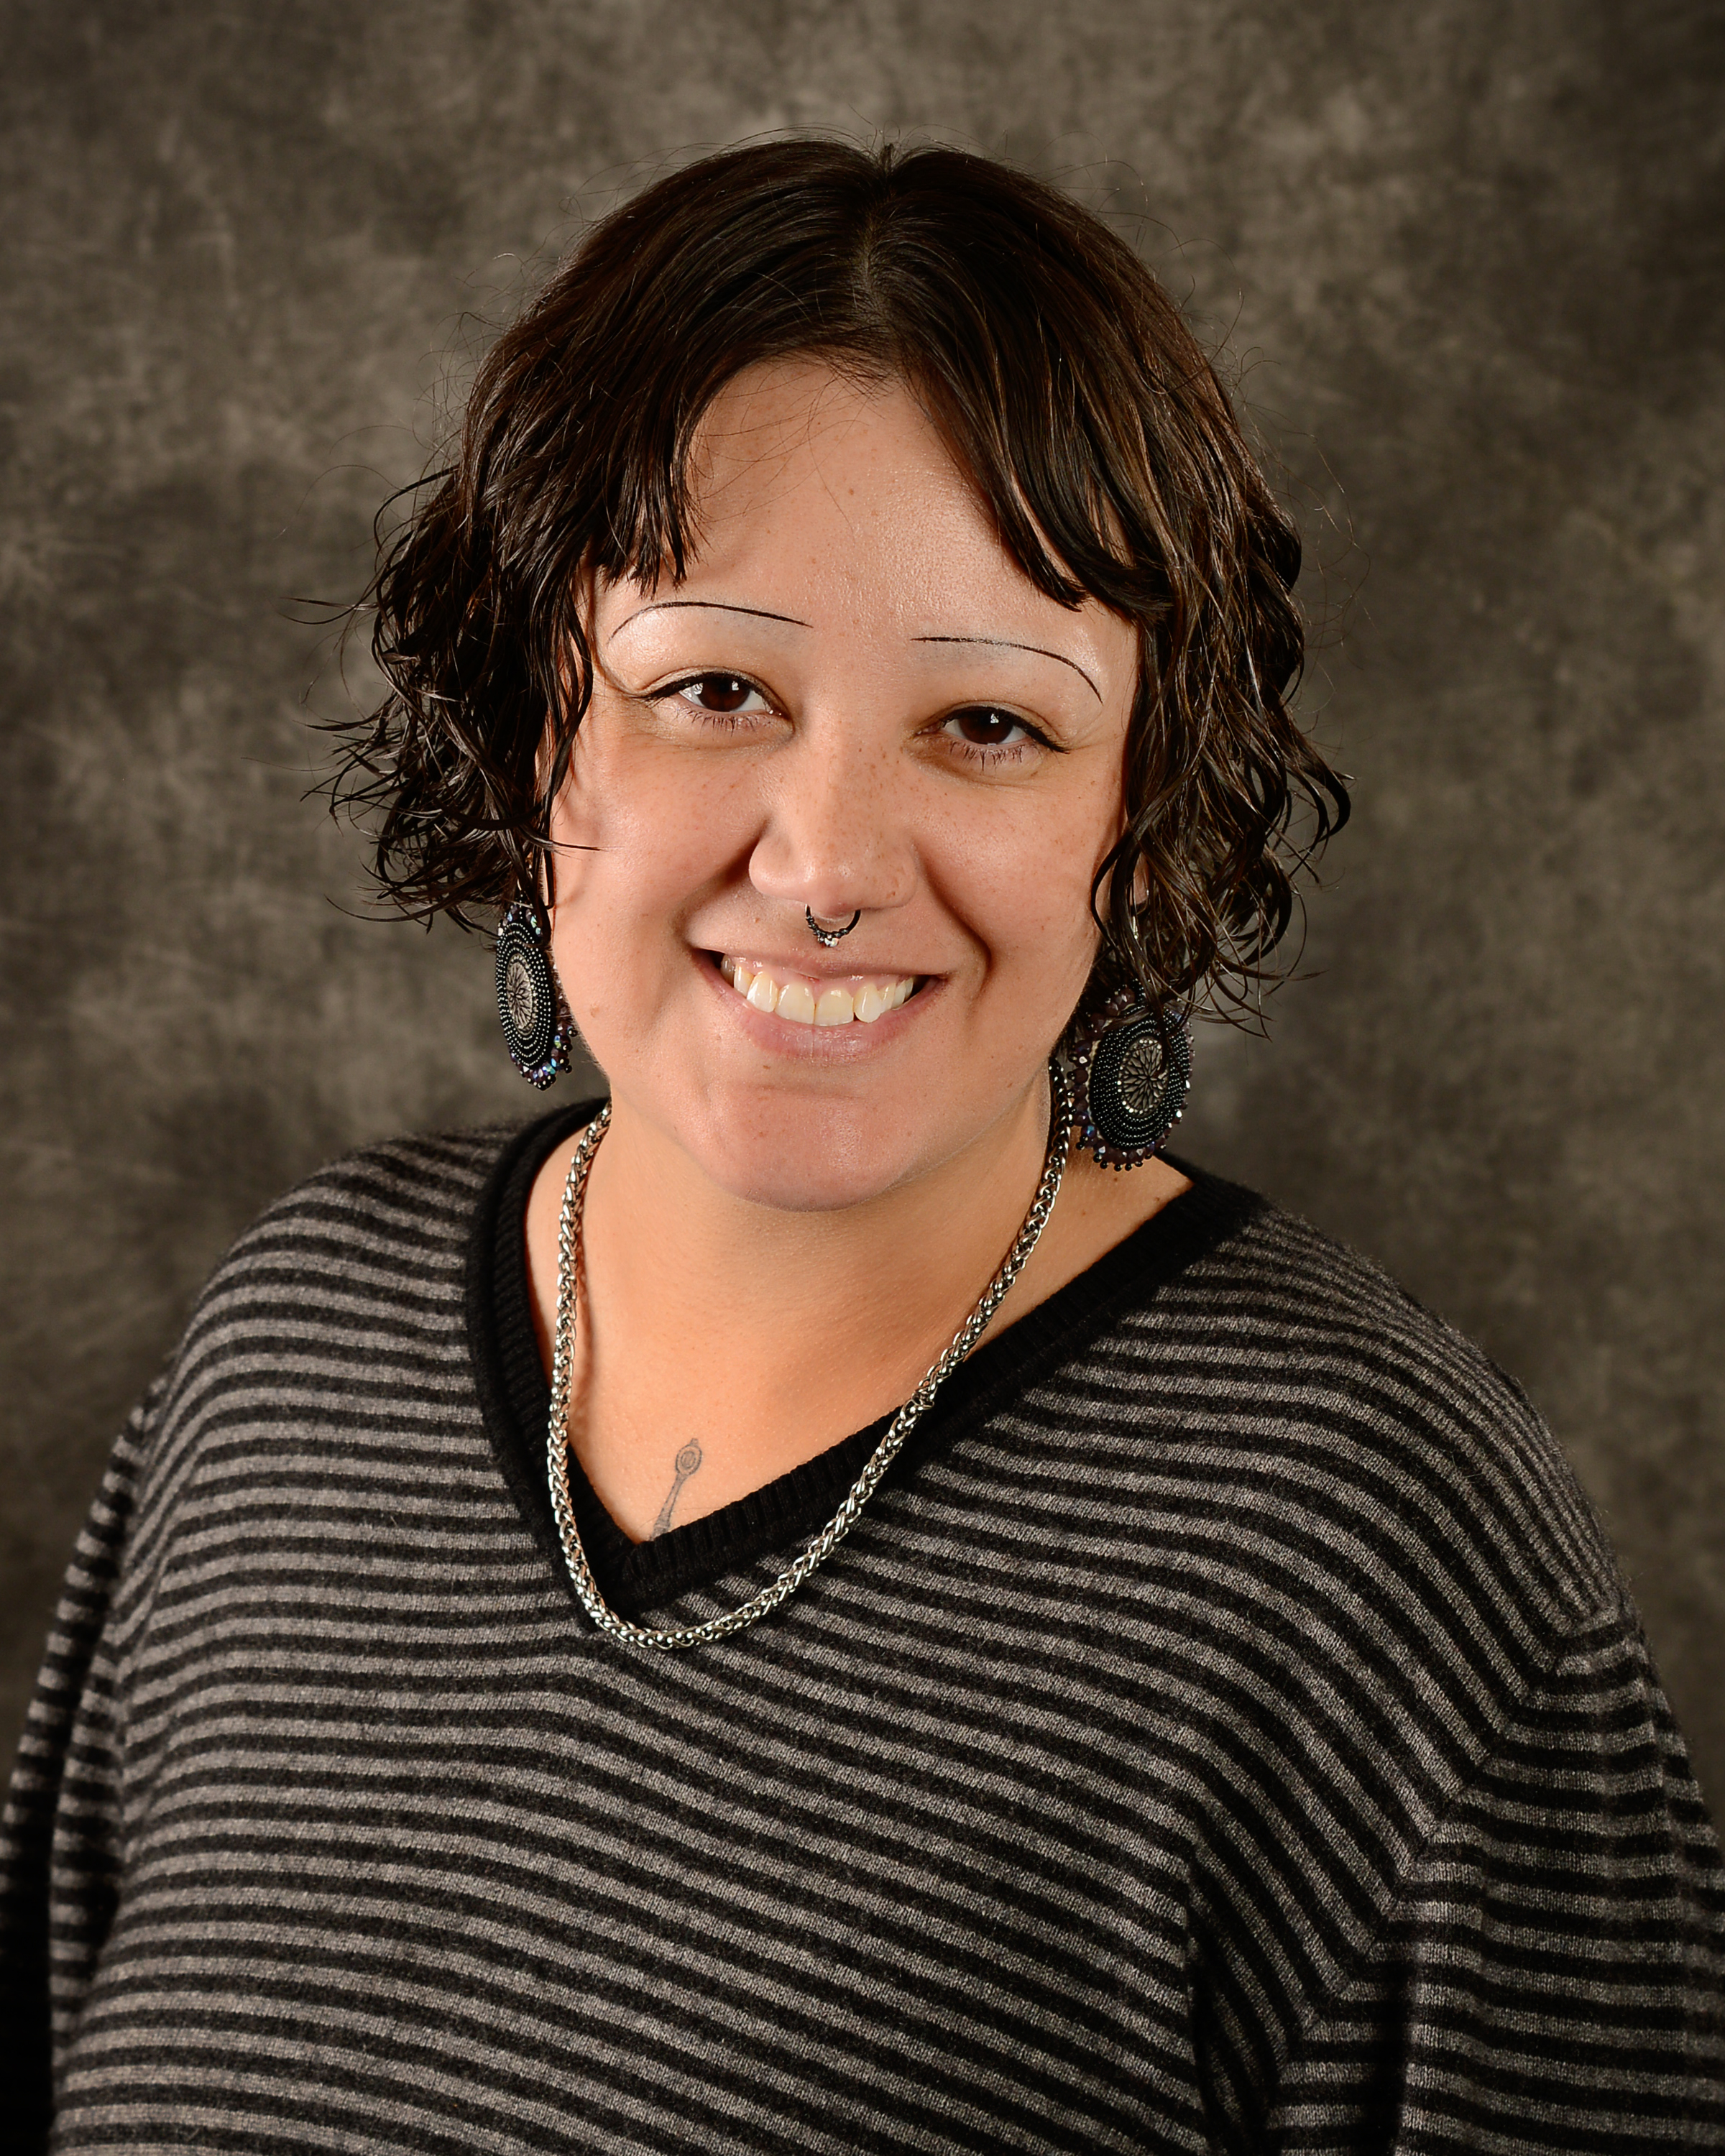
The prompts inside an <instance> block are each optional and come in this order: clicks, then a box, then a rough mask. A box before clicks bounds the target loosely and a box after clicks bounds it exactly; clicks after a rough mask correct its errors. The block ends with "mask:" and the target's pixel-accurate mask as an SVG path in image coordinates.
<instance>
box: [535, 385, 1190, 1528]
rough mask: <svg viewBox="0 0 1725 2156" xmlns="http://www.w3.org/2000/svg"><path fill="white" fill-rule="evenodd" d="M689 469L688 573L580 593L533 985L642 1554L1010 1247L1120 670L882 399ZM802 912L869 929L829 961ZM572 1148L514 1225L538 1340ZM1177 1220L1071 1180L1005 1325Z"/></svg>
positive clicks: (1104, 775)
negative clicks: (552, 1039) (584, 1145)
mask: <svg viewBox="0 0 1725 2156" xmlns="http://www.w3.org/2000/svg"><path fill="white" fill-rule="evenodd" d="M695 476H696V506H697V511H698V517H697V523H698V531H699V542H698V546H697V549H696V554H695V557H694V558H693V559H692V561H691V563H690V567H689V571H688V574H687V575H686V577H685V578H684V579H683V581H682V582H681V583H677V584H672V583H670V582H669V581H668V580H667V581H666V582H665V583H661V584H660V586H659V587H658V588H656V589H654V590H649V589H647V588H644V587H643V586H642V585H640V584H639V583H636V582H634V580H622V581H619V582H616V583H598V585H597V586H596V587H595V588H593V590H592V591H591V592H590V593H588V619H589V622H590V625H591V636H592V644H593V650H594V653H595V655H596V660H597V666H598V675H597V678H596V680H595V683H594V688H593V701H592V705H591V707H590V709H589V711H588V715H587V716H586V718H585V719H584V721H583V725H582V727H581V730H580V732H579V734H578V737H577V743H576V748H575V752H574V755H573V758H572V766H571V769H570V773H569V778H568V781H567V784H566V786H565V787H564V788H563V790H562V795H561V797H560V798H559V801H558V803H557V808H556V812H555V815H554V819H553V824H552V837H553V839H554V840H555V842H556V843H557V847H558V849H559V850H558V854H557V880H556V888H555V892H554V901H555V902H554V904H553V906H552V948H553V954H554V957H555V960H556V963H557V971H558V973H559V976H560V978H561V979H562V983H563V987H564V991H565V993H566V994H567V998H568V1001H569V1004H570V1008H571V1009H572V1012H573V1014H574V1016H575V1019H576V1021H577V1023H578V1024H579V1026H580V1028H581V1030H582V1033H583V1036H584V1037H585V1039H586V1040H587V1043H588V1046H589V1048H590V1049H591V1050H592V1051H593V1055H594V1056H595V1057H596V1059H597V1060H598V1062H599V1064H600V1065H601V1066H602V1067H603V1070H605V1072H606V1074H607V1075H608V1078H609V1081H610V1084H611V1089H612V1103H613V1107H612V1116H613V1121H612V1127H611V1130H610V1132H609V1133H608V1136H607V1137H606V1138H605V1140H604V1142H603V1145H602V1146H601V1147H600V1148H599V1152H598V1156H597V1158H596V1159H595V1162H594V1164H593V1173H592V1177H591V1179H590V1182H589V1184H588V1201H587V1218H586V1268H587V1294H586V1296H585V1298H584V1299H583V1306H582V1309H581V1313H580V1316H581V1321H582V1322H581V1324H580V1327H579V1330H578V1342H577V1358H576V1367H575V1372H574V1392H573V1402H572V1412H571V1440H572V1444H573V1445H574V1448H575V1451H576V1453H577V1455H578V1458H579V1459H580V1460H581V1463H582V1466H583V1467H584V1468H585V1470H586V1471H587V1473H588V1476H589V1477H590V1478H591V1480H592V1481H593V1486H594V1487H595V1489H596V1491H598V1495H599V1496H600V1498H601V1499H602V1501H603V1503H604V1504H605V1506H606V1507H607V1509H608V1511H609V1512H610V1513H611V1515H612V1517H614V1519H615V1520H616V1521H617V1522H618V1523H619V1526H620V1527H622V1528H623V1529H624V1532H626V1533H627V1534H629V1536H630V1537H632V1538H634V1539H636V1540H639V1539H643V1538H644V1537H647V1536H649V1535H650V1534H652V1533H654V1532H665V1529H666V1528H667V1527H671V1526H674V1525H675V1526H681V1525H684V1524H685V1523H686V1522H689V1521H690V1520H692V1519H695V1518H697V1517H701V1515H702V1514H704V1513H706V1512H712V1511H715V1510H716V1509H718V1508H719V1507H722V1506H724V1505H726V1504H729V1503H731V1502H732V1501H734V1500H735V1499H737V1498H738V1497H740V1496H744V1495H746V1494H747V1492H748V1491H752V1490H754V1489H757V1488H759V1487H761V1486H762V1485H764V1484H765V1483H767V1482H769V1481H773V1479H774V1478H775V1477H777V1476H780V1475H783V1474H784V1473H785V1472H787V1471H788V1470H789V1469H791V1468H792V1467H793V1466H797V1465H798V1464H800V1463H801V1462H803V1461H804V1460H809V1459H812V1458H814V1456H815V1455H817V1454H818V1453H819V1452H821V1451H823V1450H825V1449H826V1448H827V1447H828V1446H829V1445H833V1444H834V1443H836V1442H837V1441H838V1440H840V1439H842V1438H844V1437H845V1436H847V1435H850V1433H851V1432H852V1431H854V1430H859V1429H860V1428H862V1427H864V1426H865V1424H868V1423H870V1421H872V1420H873V1419H875V1418H876V1417H877V1416H879V1415H881V1414H887V1413H890V1412H891V1410H892V1409H895V1408H896V1407H897V1406H898V1405H899V1404H901V1402H902V1401H903V1400H904V1399H905V1398H906V1396H907V1394H909V1393H910V1392H911V1390H912V1389H914V1387H915V1385H916V1383H917V1381H918V1380H919V1379H920V1378H921V1377H922V1373H923V1372H924V1371H925V1370H926V1369H927V1367H928V1365H929V1364H930V1363H932V1361H933V1359H934V1358H935V1357H936V1355H937V1353H939V1351H940V1349H941V1348H942V1347H943V1346H944V1344H945V1343H946V1342H947V1340H948V1339H949V1338H950V1337H952V1333H953V1332H955V1331H956V1330H957V1327H958V1325H959V1324H960V1323H961V1322H962V1321H963V1318H964V1317H965V1316H966V1315H967V1314H968V1311H969V1310H970V1308H971V1306H973V1303H974V1302H975V1301H976V1299H977V1297H978V1295H979V1294H980V1292H981V1291H982V1289H983V1286H985V1285H986V1283H987V1281H988V1279H989V1277H990V1276H991V1275H992V1274H993V1271H994V1270H995V1268H996V1267H997V1266H998V1265H999V1262H1000V1260H1001V1258H1002V1256H1003V1255H1004V1253H1005V1251H1006V1250H1007V1249H1008V1247H1009V1245H1010V1244H1011V1241H1012V1239H1013V1237H1014V1235H1015V1233H1016V1232H1017V1229H1018V1227H1019V1222H1020V1220H1021V1219H1022V1218H1023V1216H1024V1212H1025V1210H1026V1209H1027V1207H1028V1205H1029V1199H1030V1197H1031V1195H1032V1193H1034V1189H1035V1187H1036V1183H1037V1180H1038V1178H1039V1176H1040V1172H1041V1168H1042V1162H1043V1156H1044V1151H1045V1143H1046V1135H1047V1116H1048V1085H1047V1079H1046V1075H1045V1069H1046V1064H1047V1059H1048V1056H1049V1054H1050V1050H1051V1049H1052V1047H1053V1045H1054V1044H1055V1040H1056V1039H1058V1038H1059V1036H1060V1033H1061V1031H1062V1030H1063V1029H1064V1028H1065V1024H1066V1022H1067V1020H1068V1019H1069V1017H1070V1014H1071V1012H1072V1009H1073V1008H1074V1006H1075V1004H1076V1002H1077V1000H1078V998H1079V996H1080V994H1081V991H1082V989H1083V987H1084V983H1085V981H1086V977H1087V975H1088V973H1089V971H1090V967H1091V961H1092V958H1093V956H1094V952H1095V948H1096V930H1095V927H1094V924H1093V922H1092V921H1091V916H1090V910H1089V899H1090V887H1091V877H1092V875H1093V874H1094V872H1095V870H1096V866H1097V865H1098V864H1099V863H1100V861H1101V859H1102V857H1103V855H1105V854H1106V851H1107V849H1108V847H1109V845H1110V844H1111V843H1112V841H1113V839H1114V838H1115V837H1116V836H1117V833H1118V831H1119V829H1120V825H1121V813H1122V811H1121V798H1122V797H1121V774H1122V756H1123V751H1124V746H1125V740H1126V729H1127V716H1128V714H1129V711H1130V709H1131V704H1132V694H1133V690H1134V688H1135V685H1136V681H1137V644H1136V639H1135V636H1134V634H1133V631H1132V627H1131V625H1130V624H1127V623H1126V622H1125V621H1123V620H1122V619H1119V618H1118V617H1117V616H1115V615H1113V614H1111V613H1108V612H1107V610H1106V608H1102V607H1101V606H1100V605H1099V604H1097V603H1095V602H1091V603H1086V605H1084V606H1082V607H1081V608H1076V609H1068V608H1063V607H1061V606H1060V605H1059V604H1057V603H1055V601H1053V600H1051V599H1050V598H1046V597H1045V595H1044V594H1043V593H1040V592H1039V591H1037V590H1036V588H1034V586H1033V585H1032V584H1031V583H1029V582H1028V580H1027V579H1026V578H1025V577H1024V575H1023V573H1022V572H1021V571H1020V570H1019V568H1018V567H1017V565H1016V564H1015V563H1014V562H1013V561H1012V559H1011V557H1010V556H1009V555H1008V554H1007V553H1006V552H1005V551H1004V548H1003V547H1001V545H1000V542H999V538H998V536H997V535H996V533H995V531H994V529H993V525H992V523H991V521H990V520H989V518H988V514H987V512H986V510H985V509H984V507H983V505H982V504H981V502H980V501H979V500H978V497H977V495H976V494H975V492H974V490H973V488H972V487H971V485H970V484H969V482H968V480H966V478H965V477H964V476H963V474H962V473H961V472H960V471H959V470H958V469H957V467H956V465H954V464H953V462H952V459H951V458H950V457H949V455H948V454H947V451H946V450H945V449H944V448H943V447H942V444H941V442H940V440H939V439H938V437H937V435H936V434H935V433H934V431H933V429H932V428H931V427H930V426H929V424H928V423H927V420H926V419H925V418H924V417H923V416H922V413H921V411H920V410H919V408H917V406H916V403H914V402H913V400H912V399H911V397H910V396H909V395H908V394H907V393H906V392H905V391H904V390H902V389H901V388H896V387H891V388H879V387H875V388H860V387H858V386H857V385H855V384H853V383H850V382H845V381H844V380H843V379H841V378H839V377H836V376H834V374H833V373H831V372H829V371H828V370H827V369H825V368H824V367H818V366H814V365H811V364H808V363H787V364H782V365H778V366H774V367H764V368H758V369H755V370H752V371H751V372H749V373H748V374H746V375H744V376H742V377H739V378H738V379H737V381H736V382H733V383H732V384H731V385H730V387H729V388H728V389H726V391H725V392H724V393H721V396H720V397H719V398H717V399H716V402H715V404H714V406H713V407H712V408H711V412H710V413H709V414H708V416H707V419H706V423H705V425H704V427H703V429H702V431H701V438H700V441H699V444H698V448H697V455H696V465H695ZM805 906H807V907H809V908H811V909H812V910H813V911H814V913H815V914H816V916H818V917H820V918H822V919H823V920H826V921H832V922H834V923H838V922H841V921H845V920H847V919H849V917H850V915H851V913H852V912H853V911H855V910H856V909H858V908H860V909H861V911H862V919H861V921H860V923H859V924H858V926H857V927H856V928H855V930H854V932H852V933H851V934H850V936H849V937H846V938H845V941H844V942H841V943H840V944H839V945H838V946H837V947H835V948H834V949H833V950H831V951H830V952H827V951H823V950H822V949H820V947H819V946H818V945H817V944H816V942H815V941H814V937H812V936H811V935H810V934H809V929H808V927H807V925H806V923H805V921H804V918H803V909H804V907H805ZM727 953H728V954H730V955H732V956H734V957H750V958H752V959H753V960H755V961H757V962H766V963H770V964H773V965H774V966H775V967H776V968H778V969H780V970H781V971H783V970H793V971H796V972H798V973H803V974H804V975H808V976H812V977H814V979H815V980H816V982H817V983H819V981H820V980H821V979H823V978H831V979H837V980H843V979H845V978H847V977H851V978H854V977H855V976H856V975H858V974H862V973H869V974H880V975H895V974H902V975H914V976H916V977H917V978H918V979H919V980H921V981H922V983H924V985H923V986H922V988H921V989H920V991H919V992H918V993H916V995H915V996H913V997H912V998H911V999H910V1000H909V1001H908V1002H906V1004H903V1005H902V1006H901V1008H900V1009H896V1010H895V1011H892V1012H891V1013H889V1014H887V1015H886V1017H884V1018H882V1019H880V1020H878V1021H877V1022H876V1023H875V1024H873V1025H863V1024H850V1025H845V1026H841V1027H834V1028H831V1029H817V1028H810V1027H807V1026H802V1025H797V1024H793V1023H792V1022H790V1021H789V1020H788V1019H782V1018H780V1017H778V1015H777V1014H763V1013H762V1012H760V1011H758V1010H756V1009H752V1008H751V1007H750V1006H749V1004H747V1002H746V1001H745V1000H744V998H742V996H741V995H739V994H738V993H737V992H736V990H735V989H734V988H732V987H731V986H730V984H729V983H727V982H726V980H725V979H724V978H722V976H721V973H720V972H719V970H718V967H717V960H718V959H719V957H721V956H723V955H725V954H727ZM573 1143H574V1142H573V1141H571V1142H570V1143H569V1144H567V1145H566V1146H564V1147H561V1148H559V1150H558V1151H557V1152H555V1153H554V1154H553V1155H552V1158H550V1159H549V1160H548V1161H547V1163H546V1165H545V1167H544V1168H543V1169H542V1172H541V1173H540V1175H539V1176H538V1178H537V1179H536V1183H535V1185H534V1188H533V1190H532V1193H531V1199H530V1202H529V1206H528V1213H527V1255H528V1270H529V1279H530V1285H531V1294H532V1297H533V1301H534V1306H535V1314H536V1321H537V1323H538V1326H539V1329H540V1334H541V1341H542V1345H544V1344H546V1343H547V1342H548V1339H549V1335H550V1331H551V1326H552V1319H553V1316H554V1313H555V1309H556V1299H557V1208H558V1205H559V1203H560V1201H561V1198H562V1187H563V1180H564V1177H565V1175H566V1173H567V1168H568V1162H569V1158H570V1154H571V1153H572V1150H573ZM1185 1188H1187V1185H1186V1183H1185V1180H1184V1178H1182V1177H1181V1176H1179V1175H1178V1173H1176V1172H1175V1171H1174V1170H1173V1169H1172V1168H1168V1167H1167V1166H1166V1164H1165V1163H1162V1162H1159V1161H1158V1162H1153V1163H1150V1164H1148V1165H1147V1167H1145V1168H1140V1169H1137V1170H1136V1171H1134V1172H1133V1173H1131V1174H1127V1175H1121V1174H1116V1173H1112V1172H1111V1171H1108V1170H1106V1169H1100V1168H1096V1166H1095V1164H1094V1163H1092V1162H1091V1160H1090V1159H1089V1158H1088V1157H1087V1156H1084V1155H1078V1156H1077V1157H1076V1158H1074V1159H1073V1160H1072V1161H1071V1162H1070V1164H1069V1166H1068V1168H1067V1171H1066V1178H1065V1186H1064V1188H1063V1189H1062V1192H1061V1194H1060V1200H1059V1203H1058V1204H1057V1205H1056V1206H1055V1211H1054V1214H1053V1216H1052V1218H1051V1219H1050V1223H1049V1225H1048V1227H1047V1229H1045V1232H1044V1235H1043V1238H1042V1240H1041V1243H1040V1245H1039V1247H1038V1249H1037V1250H1036V1253H1035V1255H1034V1257H1033V1258H1032V1260H1031V1261H1030V1263H1029V1265H1028V1266H1027V1267H1026V1269H1025V1270H1024V1273H1023V1274H1022V1275H1021V1276H1020V1277H1019V1281H1018V1283H1017V1285H1016V1286H1014V1289H1013V1291H1012V1293H1011V1295H1010V1296H1009V1298H1008V1301H1007V1302H1006V1304H1005V1305H1004V1306H1003V1308H1002V1310H1001V1312H999V1315H998V1316H997V1317H996V1320H995V1322H994V1327H993V1328H991V1329H993V1330H998V1329H999V1327H1001V1326H1003V1325H1004V1324H1007V1323H1009V1322H1013V1320H1014V1319H1015V1318H1017V1317H1022V1316H1023V1315H1024V1312H1026V1311H1028V1310H1030V1309H1032V1308H1034V1306H1035V1305H1036V1304H1037V1303H1038V1302H1039V1301H1042V1300H1043V1299H1044V1298H1045V1297H1046V1296H1049V1295H1050V1294H1052V1293H1053V1292H1054V1291H1055V1290H1056V1289H1057V1288H1059V1287H1060V1286H1063V1285H1064V1284H1065V1282H1066V1281H1068V1280H1070V1279H1071V1278H1072V1277H1073V1276H1075V1275H1076V1274H1077V1273H1078V1272H1080V1271H1081V1270H1084V1269H1085V1268H1086V1266H1088V1265H1091V1263H1093V1262H1094V1261H1095V1260H1096V1258H1097V1257H1099V1256H1100V1255H1101V1254H1102V1253H1103V1252H1104V1251H1106V1250H1108V1249H1110V1248H1111V1247H1112V1246H1113V1245H1114V1244H1116V1243H1117V1242H1118V1241H1119V1240H1122V1237H1123V1236H1125V1235H1128V1234H1130V1233H1131V1232H1132V1229H1135V1228H1137V1226H1139V1225H1140V1224H1142V1222H1143V1221H1144V1220H1146V1219H1148V1218H1149V1217H1150V1216H1151V1215H1152V1214H1153V1213H1155V1212H1157V1211H1158V1210H1159V1209H1160V1208H1161V1207H1162V1206H1163V1205H1164V1204H1168V1202H1169V1200H1170V1199H1173V1198H1175V1197H1177V1196H1178V1194H1179V1193H1181V1191H1183V1189H1185ZM691 1460H693V1461H694V1462H695V1464H694V1465H693V1466H691Z"/></svg>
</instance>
